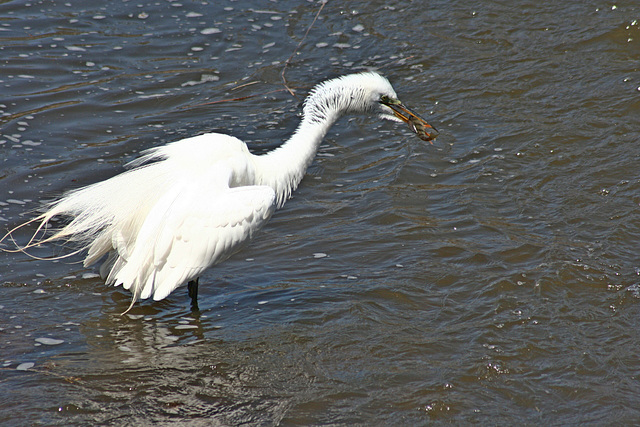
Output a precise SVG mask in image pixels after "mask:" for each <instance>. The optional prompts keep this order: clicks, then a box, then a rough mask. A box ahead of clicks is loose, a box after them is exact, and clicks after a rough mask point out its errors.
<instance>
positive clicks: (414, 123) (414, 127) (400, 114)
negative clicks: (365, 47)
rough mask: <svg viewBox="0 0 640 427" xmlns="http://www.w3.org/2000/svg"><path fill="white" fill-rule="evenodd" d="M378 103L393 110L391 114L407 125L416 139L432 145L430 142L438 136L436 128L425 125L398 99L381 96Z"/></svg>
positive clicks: (425, 123)
mask: <svg viewBox="0 0 640 427" xmlns="http://www.w3.org/2000/svg"><path fill="white" fill-rule="evenodd" d="M380 103H381V104H383V105H386V106H387V107H389V108H391V109H392V110H393V114H394V115H395V116H396V117H397V118H399V119H400V120H402V121H403V122H405V123H407V124H408V125H409V128H410V129H411V131H412V132H413V133H415V134H416V135H418V138H420V139H422V140H423V141H429V142H430V143H431V144H433V142H432V141H433V140H434V139H435V137H437V136H438V131H437V130H436V128H434V127H433V126H431V125H430V124H429V123H427V122H426V120H424V119H423V118H422V117H420V116H418V115H417V114H415V113H413V112H412V111H411V110H409V109H408V108H407V107H405V106H404V105H403V104H402V102H400V100H399V99H393V98H390V97H388V96H383V97H382V98H380Z"/></svg>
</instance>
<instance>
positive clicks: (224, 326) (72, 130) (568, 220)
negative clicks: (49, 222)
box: [0, 0, 640, 425]
mask: <svg viewBox="0 0 640 427" xmlns="http://www.w3.org/2000/svg"><path fill="white" fill-rule="evenodd" d="M317 9H318V4H317V3H313V2H294V1H282V2H268V3H267V2H258V1H255V2H248V1H236V2H231V1H230V2H217V1H216V2H213V1H208V2H207V1H197V2H192V1H182V0H176V1H156V2H147V1H128V2H127V1H116V2H110V3H109V4H108V5H106V3H104V2H98V1H86V0H82V1H79V0H69V1H68V2H55V4H54V2H48V1H29V2H2V3H1V4H0V59H1V62H0V67H1V73H0V88H1V91H0V93H1V94H0V110H1V112H2V116H0V134H1V135H0V153H1V154H0V225H2V228H8V227H11V226H14V225H16V224H17V223H19V222H20V221H22V220H25V219H27V218H29V214H26V212H28V211H29V210H32V209H34V208H36V207H37V206H38V203H37V202H38V201H40V200H42V199H47V198H50V197H51V196H53V195H57V194H60V193H61V192H62V191H64V190H65V189H69V188H75V187H77V186H80V185H84V184H89V183H92V182H95V181H98V180H101V179H105V178H107V177H110V176H113V175H114V174H116V173H118V172H120V171H121V170H122V165H123V164H124V163H126V162H127V161H129V160H131V159H133V158H134V157H135V156H136V153H138V152H139V151H141V150H143V149H146V148H149V147H152V146H155V145H158V144H163V143H166V142H170V141H173V140H176V139H179V138H182V137H185V136H189V135H195V134H199V133H204V132H208V131H222V132H226V133H230V134H233V135H236V136H238V137H241V138H243V139H245V140H247V141H248V142H249V143H250V144H251V146H252V147H254V148H256V149H260V148H261V147H265V146H266V147H273V146H275V145H277V143H278V141H281V140H283V139H285V138H286V137H287V136H288V134H290V133H291V132H292V131H293V129H294V128H295V126H296V124H297V120H298V119H297V114H298V113H299V111H300V108H299V107H300V100H298V99H295V98H293V97H291V96H290V95H288V94H287V93H286V92H284V91H279V92H272V93H269V94H267V95H265V96H259V97H256V98H252V99H246V100H244V101H242V102H223V103H218V104H213V105H208V106H198V105H199V104H202V103H205V102H209V101H219V100H224V99H230V98H237V97H243V96H248V95H256V94H265V93H268V92H271V91H274V90H280V89H282V88H283V87H282V85H281V80H280V73H281V71H282V68H283V64H284V61H285V60H286V59H287V58H288V57H289V56H290V55H291V53H292V52H293V51H294V49H295V48H296V46H297V45H298V43H299V42H300V40H301V38H302V37H303V35H304V32H305V31H306V29H307V28H308V27H309V25H310V24H311V22H312V20H313V17H314V15H315V12H316V11H317ZM298 52H299V54H298V55H295V57H294V61H293V62H292V64H291V65H290V67H289V68H288V70H287V74H286V76H287V79H288V80H289V83H290V85H291V86H294V87H297V88H298V91H299V93H300V94H304V93H306V90H308V88H310V87H311V86H312V85H313V84H315V83H317V82H319V81H321V80H324V79H325V78H328V77H333V76H336V75H340V74H347V73H350V72H353V71H354V70H356V71H358V70H362V69H366V68H374V69H378V70H380V71H381V72H382V73H384V74H385V75H386V76H387V77H389V79H390V80H391V81H392V82H393V83H394V86H395V87H396V89H397V91H398V93H399V94H400V95H401V97H402V99H403V100H404V101H405V102H406V103H407V104H408V105H410V106H412V107H414V109H416V110H417V111H420V112H423V113H424V115H425V116H426V117H427V118H428V119H429V121H430V122H432V123H433V124H434V125H436V126H437V127H438V128H439V129H440V130H441V136H440V137H439V138H438V139H437V141H436V143H435V144H434V145H433V146H430V145H428V144H424V143H423V142H421V141H420V140H418V139H417V138H415V137H413V136H412V135H410V134H409V132H408V131H407V129H405V128H404V127H397V126H393V125H392V124H388V123H378V121H377V120H376V119H374V118H355V119H349V120H342V121H341V122H340V123H338V124H337V125H336V126H335V127H334V129H333V130H332V131H331V132H330V134H329V135H328V137H327V139H326V141H325V143H324V144H323V146H322V147H321V150H320V153H319V156H318V159H317V160H316V162H315V163H314V164H313V166H312V167H311V168H310V170H309V172H308V174H307V176H306V177H305V179H304V180H303V182H302V185H301V188H300V189H299V190H298V191H297V193H296V195H295V196H294V198H293V199H292V200H290V201H289V203H288V204H287V205H286V206H285V207H284V208H283V209H282V210H280V211H279V212H277V213H276V215H275V216H274V218H273V220H272V222H271V223H270V224H269V226H267V228H266V229H265V230H264V232H263V233H261V234H260V236H259V237H258V238H257V240H256V241H255V242H254V243H253V244H252V245H251V246H250V247H248V248H247V249H245V250H244V251H243V252H241V253H239V254H238V255H237V256H235V257H234V258H232V259H231V260H229V261H227V262H226V263H225V264H223V265H221V266H219V267H218V268H215V269H213V270H210V271H209V272H208V273H207V274H206V275H205V276H204V277H203V278H202V279H201V286H200V308H201V312H200V314H199V315H195V314H193V313H191V311H190V310H189V301H188V297H187V295H186V290H184V289H180V290H178V291H177V292H174V293H173V294H172V295H171V297H170V298H168V299H166V300H163V301H161V302H159V303H152V302H150V301H146V302H144V303H142V304H139V305H137V306H136V307H135V308H134V309H133V310H132V311H131V313H130V314H129V315H126V316H120V315H119V314H118V313H121V312H122V311H124V310H125V309H126V308H127V306H128V304H129V295H128V294H126V293H125V292H123V291H122V290H121V289H114V288H108V287H106V286H104V285H103V284H102V282H101V280H100V279H99V278H97V277H96V276H95V273H96V272H95V271H94V270H91V269H83V268H82V267H81V265H80V264H77V263H72V262H70V261H66V262H47V261H36V260H33V259H30V258H28V257H26V256H24V255H20V254H7V253H1V254H0V277H1V280H0V283H1V284H2V285H1V287H0V363H1V365H0V368H1V370H0V396H2V398H1V399H0V422H2V424H4V425H17V424H30V425H51V424H66V425H68V424H78V425H87V424H96V423H101V424H115V425H122V424H135V425H147V424H152V423H157V424H161V425H164V424H169V423H183V424H189V425H190V424H193V425H239V424H250V425H254V424H257V425H273V424H283V425H290V424H304V425H314V424H337V425H346V424H362V425H371V424H378V425H380V424H382V425H419V424H426V423H429V422H433V421H439V422H447V423H449V422H450V423H453V424H469V423H478V424H500V425H516V424H530V425H531V424H563V425H564V424H585V423H589V424H620V423H629V424H631V423H637V422H638V421H639V420H640V410H639V409H638V408H639V407H640V405H639V404H640V397H639V396H640V361H639V358H638V353H639V351H640V332H639V331H640V278H639V277H638V275H639V272H640V270H639V268H640V264H639V263H638V259H637V258H638V257H637V255H636V254H637V252H638V247H639V246H640V225H639V224H640V206H639V203H640V195H639V194H640V172H639V170H640V168H639V164H640V143H639V139H640V126H639V125H640V119H639V113H640V6H639V5H638V4H637V2H635V1H623V2H599V1H596V2H583V1H569V2H564V3H562V4H559V3H558V2H551V1H543V2H539V1H537V2H518V3H513V2H499V1H488V2H464V1H441V2H424V3H420V2H413V3H411V2H404V1H397V2H355V1H354V2H351V1H343V2H330V3H329V4H327V6H326V7H325V8H324V10H323V11H322V15H321V16H320V18H319V20H318V21H317V22H316V23H315V25H314V26H313V28H312V30H311V31H310V32H309V35H308V38H307V39H306V41H305V43H304V44H303V45H302V46H301V48H300V50H299V51H298ZM254 82H257V83H255V84H253V83H254ZM247 83H252V84H249V85H246V86H243V87H241V88H239V89H234V88H236V87H238V86H239V85H243V84H247ZM16 238H17V239H19V240H23V241H24V239H27V232H26V231H25V232H22V233H18V234H17V235H16ZM57 250H59V249H55V248H42V249H40V250H38V251H37V255H43V256H46V255H51V254H52V253H55V251H57ZM72 261H77V260H72Z"/></svg>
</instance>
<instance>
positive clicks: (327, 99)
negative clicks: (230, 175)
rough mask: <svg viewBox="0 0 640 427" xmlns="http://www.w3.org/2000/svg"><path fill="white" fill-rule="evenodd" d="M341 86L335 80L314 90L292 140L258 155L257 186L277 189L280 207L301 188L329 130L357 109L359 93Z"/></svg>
mask: <svg viewBox="0 0 640 427" xmlns="http://www.w3.org/2000/svg"><path fill="white" fill-rule="evenodd" d="M341 83H342V82H341V80H340V79H335V80H330V81H329V82H326V83H325V84H324V85H321V86H318V87H317V88H315V89H314V90H313V91H312V92H311V94H310V96H309V97H308V98H307V99H306V100H305V103H304V109H303V113H302V121H301V123H300V125H299V126H298V128H297V129H296V131H295V132H294V134H293V135H292V136H291V138H289V139H288V140H287V141H286V142H285V143H284V144H282V145H281V146H280V147H278V148H277V149H275V150H273V151H271V152H269V153H267V154H263V155H261V156H256V166H257V168H256V169H257V171H256V172H257V173H256V181H257V182H256V183H257V184H259V185H268V186H269V187H271V188H273V189H274V191H275V192H276V197H277V202H276V203H277V206H278V207H280V206H282V205H283V204H284V202H285V201H286V200H287V199H288V198H289V197H290V196H291V193H292V192H293V191H294V190H295V189H296V188H297V187H298V184H299V183H300V181H301V180H302V177H303V176H304V174H305V172H306V170H307V167H309V165H310V164H311V162H312V161H313V158H314V157H315V155H316V152H317V151H318V147H319V146H320V142H322V138H324V136H325V135H326V133H327V131H328V130H329V128H331V126H332V125H333V124H334V123H335V121H336V120H337V119H338V118H339V117H340V116H341V115H342V114H344V113H345V112H348V111H349V110H353V109H355V107H354V105H355V102H354V99H356V98H357V96H355V95H357V94H356V93H353V92H354V89H353V88H350V87H348V86H345V85H343V84H341ZM355 91H357V89H356V90H355Z"/></svg>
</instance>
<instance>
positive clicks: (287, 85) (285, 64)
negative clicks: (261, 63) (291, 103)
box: [280, 0, 328, 98]
mask: <svg viewBox="0 0 640 427" xmlns="http://www.w3.org/2000/svg"><path fill="white" fill-rule="evenodd" d="M327 1H328V0H323V1H322V2H321V3H322V4H321V5H320V9H318V12H317V13H316V16H315V17H314V18H313V21H312V22H311V25H309V28H307V31H306V32H305V33H304V36H303V37H302V40H300V43H298V46H296V48H295V49H294V50H293V52H292V53H291V56H290V57H289V58H288V59H287V60H286V61H285V63H284V67H282V73H281V74H280V75H281V76H282V84H284V87H285V88H286V89H287V90H288V91H289V93H290V94H291V95H293V96H294V97H295V96H296V94H295V93H294V92H293V90H292V89H291V88H290V87H289V84H288V83H287V79H286V77H285V76H284V73H285V72H286V71H287V67H288V66H289V64H290V63H291V60H292V59H293V56H294V55H295V54H296V52H298V49H300V46H302V43H304V41H305V39H306V38H307V35H308V34H309V31H311V28H312V27H313V25H314V24H315V23H316V20H317V19H318V16H320V12H322V9H323V8H324V6H325V5H326V4H327ZM296 98H297V97H296Z"/></svg>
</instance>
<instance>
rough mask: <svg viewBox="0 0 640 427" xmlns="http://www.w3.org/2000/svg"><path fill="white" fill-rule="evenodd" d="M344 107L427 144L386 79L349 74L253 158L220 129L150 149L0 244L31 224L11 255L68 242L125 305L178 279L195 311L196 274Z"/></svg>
mask: <svg viewBox="0 0 640 427" xmlns="http://www.w3.org/2000/svg"><path fill="white" fill-rule="evenodd" d="M347 113H374V114H377V115H379V116H380V117H381V118H383V119H388V120H394V121H401V122H405V123H407V124H409V126H410V128H411V130H412V131H413V132H414V133H416V134H417V135H418V136H419V137H420V138H421V139H423V140H425V141H431V140H432V139H433V138H435V137H436V136H437V134H438V133H437V131H436V130H435V129H434V128H433V127H432V126H430V125H429V124H428V123H427V122H426V121H424V120H423V119H421V118H420V117H419V116H417V115H416V114H414V113H412V112H411V111H409V110H408V109H407V108H406V107H405V106H404V105H403V104H402V103H401V102H400V101H399V100H398V97H397V95H396V93H395V91H394V90H393V88H392V87H391V84H390V83H389V81H388V80H387V79H385V78H384V77H382V76H380V75H379V74H376V73H373V72H367V73H360V74H351V75H347V76H343V77H339V78H335V79H332V80H327V81H325V82H323V83H320V84H319V85H317V86H316V87H314V88H313V89H312V90H311V92H310V94H309V96H308V97H307V98H306V100H305V102H304V107H303V114H302V121H301V123H300V125H299V126H298V128H297V130H296V131H295V133H294V134H293V136H291V138H289V140H288V141H286V142H285V143H283V144H282V145H281V146H280V147H278V148H277V149H275V150H273V151H271V152H269V153H266V154H263V155H253V154H251V153H250V152H249V150H248V149H247V146H246V144H245V143H243V142H242V141H240V140H239V139H237V138H234V137H232V136H228V135H223V134H219V133H208V134H204V135H199V136H196V137H192V138H186V139H183V140H180V141H177V142H173V143H170V144H167V145H164V146H161V147H156V148H152V149H149V150H147V151H145V152H143V155H142V156H141V157H140V158H138V159H137V160H134V161H132V162H131V163H129V164H128V165H127V166H128V167H129V168H131V169H130V170H128V171H126V172H124V173H122V174H120V175H117V176H115V177H113V178H110V179H107V180H105V181H102V182H98V183H96V184H92V185H89V186H86V187H83V188H80V189H76V190H72V191H69V192H67V193H65V194H64V195H63V196H62V197H61V198H59V199H57V200H55V201H53V202H51V203H49V204H47V205H46V206H45V212H44V213H43V214H41V215H40V216H38V217H36V218H34V219H32V220H31V221H29V222H27V223H24V224H22V225H19V226H18V227H16V228H14V229H13V230H11V231H9V232H8V233H7V234H6V235H5V236H4V237H3V238H2V239H0V242H1V241H2V240H4V239H6V238H7V236H9V235H11V233H12V232H13V231H15V230H16V229H18V228H20V227H23V226H25V225H27V224H29V223H32V222H39V226H38V229H37V230H36V232H35V233H34V237H33V238H32V239H31V240H30V241H29V243H27V245H26V246H24V247H20V248H18V250H19V251H24V250H26V249H29V248H31V247H34V246H36V245H39V244H42V243H46V242H50V241H54V240H62V241H65V242H71V243H73V244H76V245H77V248H78V250H76V251H74V252H73V253H74V254H75V253H78V252H81V251H85V250H86V251H87V254H86V258H85V259H84V266H85V267H87V266H90V265H92V264H93V263H95V262H97V261H99V260H101V259H102V258H104V257H105V256H106V260H105V261H104V263H103V264H102V266H101V267H100V273H101V275H102V277H103V278H105V281H106V283H107V284H109V285H114V286H118V285H122V286H123V287H124V288H125V289H129V290H130V291H131V293H132V294H133V298H132V302H131V306H130V307H129V309H131V307H132V306H133V304H134V303H135V302H136V300H138V299H145V298H149V297H153V299H154V300H161V299H163V298H165V297H166V296H167V295H169V294H170V293H171V292H172V291H173V290H174V289H176V288H177V287H178V286H180V285H183V284H185V283H188V289H189V295H190V296H191V299H192V305H193V307H194V309H196V308H197V287H198V278H199V276H200V275H201V274H202V272H203V271H204V270H205V269H207V268H208V267H211V266H213V265H215V264H218V263H220V262H221V261H224V260H225V259H226V258H228V257H229V256H230V255H232V254H233V253H234V252H236V251H237V250H238V249H239V247H240V246H241V244H243V243H244V242H246V241H248V240H250V239H251V237H252V236H253V235H254V234H255V232H256V231H258V230H259V229H260V228H262V227H263V226H264V225H265V223H266V222H267V221H268V220H269V218H270V217H271V215H272V213H273V212H274V210H275V209H276V208H278V207H281V206H282V205H283V204H284V202H285V201H286V200H287V199H288V198H289V197H290V196H291V193H292V192H293V191H294V190H295V189H296V187H297V186H298V184H299V183H300V181H301V180H302V177H303V175H304V173H305V171H306V169H307V167H308V166H309V164H310V163H311V162H312V160H313V158H314V157H315V154H316V151H317V150H318V146H319V145H320V142H321V140H322V138H323V137H324V135H325V134H326V133H327V131H328V130H329V128H330V127H331V125H333V123H334V122H335V121H336V120H337V119H338V118H339V117H340V116H342V115H343V114H347ZM56 216H62V217H66V218H67V219H68V222H67V223H66V225H64V226H63V227H62V228H61V229H58V230H56V231H55V233H54V234H53V235H50V236H49V237H46V235H44V236H43V237H42V238H38V237H37V236H38V234H40V233H44V232H46V230H47V227H48V224H49V221H50V220H51V219H52V218H54V217H56ZM68 255H71V254H68ZM68 255H67V256H68ZM127 311H128V310H127Z"/></svg>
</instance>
